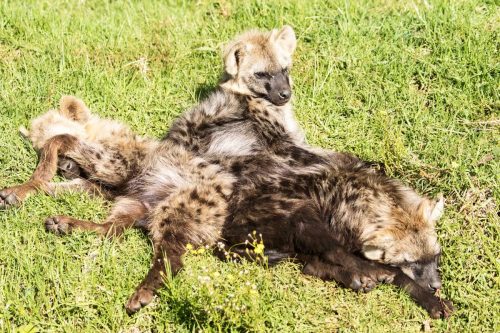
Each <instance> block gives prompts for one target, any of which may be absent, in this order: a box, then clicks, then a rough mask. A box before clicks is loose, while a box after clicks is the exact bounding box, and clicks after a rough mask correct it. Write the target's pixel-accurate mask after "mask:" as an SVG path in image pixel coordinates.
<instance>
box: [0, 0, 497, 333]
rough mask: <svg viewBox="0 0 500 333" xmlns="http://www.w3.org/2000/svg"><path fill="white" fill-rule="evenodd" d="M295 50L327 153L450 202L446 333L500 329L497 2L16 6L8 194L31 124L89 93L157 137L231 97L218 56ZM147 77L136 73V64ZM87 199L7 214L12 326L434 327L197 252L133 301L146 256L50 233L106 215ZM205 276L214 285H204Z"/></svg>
mask: <svg viewBox="0 0 500 333" xmlns="http://www.w3.org/2000/svg"><path fill="white" fill-rule="evenodd" d="M285 23H286V24H291V25H292V26H293V27H294V28H295V31H296V33H297V36H298V43H299V44H298V48H297V51H296V54H295V57H294V59H295V65H294V68H293V71H292V75H293V77H294V83H295V87H294V94H295V102H294V103H295V110H296V113H297V117H298V119H299V121H300V123H301V124H302V126H303V127H304V128H305V131H306V134H307V137H308V139H309V141H310V142H311V143H312V144H315V145H319V146H322V147H328V148H332V149H337V150H346V151H351V152H354V153H355V154H357V155H359V156H361V157H363V158H365V159H368V160H376V161H381V162H384V163H385V164H386V165H387V167H388V170H389V172H390V173H391V174H392V175H394V176H396V177H398V178H400V179H403V180H404V181H405V182H406V183H408V184H410V185H411V186H412V187H415V188H416V189H417V190H418V191H419V192H420V193H422V194H428V195H435V194H437V193H439V192H443V193H444V195H445V198H446V199H447V208H446V212H445V215H444V217H443V218H442V220H441V222H440V224H439V225H438V227H437V228H438V233H439V238H440V241H441V244H442V247H443V261H442V273H443V282H444V288H443V291H444V294H445V295H446V296H447V297H448V298H450V299H451V300H452V301H453V302H454V304H455V305H456V307H457V311H456V313H455V314H454V315H453V316H452V317H451V318H450V319H449V320H448V321H444V320H435V321H431V322H430V326H431V328H432V330H433V331H443V332H458V331H475V332H487V331H489V332H493V331H496V332H498V331H500V303H499V299H500V288H499V285H500V278H499V270H500V269H499V268H500V263H499V258H500V253H499V244H500V237H499V231H500V224H499V217H498V215H497V211H498V207H499V202H500V191H499V186H498V184H499V181H500V167H499V158H500V148H499V142H498V140H499V137H500V131H499V127H498V122H499V120H500V112H499V111H500V102H499V88H500V83H499V74H500V73H499V72H500V65H499V55H498V46H499V42H500V40H499V30H500V9H499V7H498V6H497V5H496V4H495V1H451V0H450V1H431V0H427V1H425V0H423V1H418V0H414V1H397V0H385V1H374V2H365V1H347V0H346V1H330V2H328V3H327V2H326V1H322V0H313V1H305V0H304V1H293V2H285V1H283V2H265V1H258V0H251V1H241V3H238V2H236V1H234V2H233V1H219V2H214V3H212V2H210V1H204V0H201V1H185V2H174V1H162V2H156V1H113V2H109V3H107V2H102V1H85V0H80V1H76V0H75V1H49V0H40V1H2V2H0V132H1V141H0V187H4V186H9V185H13V184H16V183H19V182H21V181H24V180H26V179H27V178H28V177H29V176H30V173H31V172H32V170H33V169H34V167H35V165H36V154H35V152H34V151H33V150H32V149H31V147H30V146H29V144H28V143H26V142H25V141H23V140H22V139H21V137H20V136H19V135H18V133H17V128H18V127H19V126H20V125H25V126H26V125H27V124H28V121H29V119H31V118H33V117H35V116H36V115H38V114H40V113H43V112H45V111H46V110H48V109H49V108H51V107H55V106H56V104H57V102H58V100H59V98H60V96H61V95H63V94H73V95H77V96H80V97H81V98H83V99H84V100H85V101H86V102H87V103H88V105H90V106H91V108H92V109H93V110H94V111H95V112H97V113H98V114H100V115H102V116H108V117H113V118H115V119H119V120H121V121H124V122H126V123H128V124H130V126H131V127H132V128H133V129H134V130H135V131H137V132H139V133H141V134H147V135H152V136H156V137H160V136H161V135H162V133H164V132H165V131H166V129H167V128H168V126H169V124H170V123H171V122H172V119H174V117H175V116H177V115H178V114H180V113H181V112H182V111H183V110H184V109H185V108H187V107H189V106H191V105H194V104H195V103H196V102H197V100H198V99H199V96H200V95H204V94H205V93H206V91H207V90H209V89H211V88H212V87H214V86H215V84H216V83H217V79H218V77H219V73H220V71H221V60H220V56H219V53H220V46H221V45H222V43H224V42H225V41H227V40H229V39H230V38H231V37H232V36H233V35H234V34H235V33H237V32H241V31H243V30H245V29H248V28H254V27H261V28H265V29H267V28H272V27H279V26H281V25H282V24H285ZM140 59H144V60H143V61H144V62H145V63H146V64H147V68H148V69H149V70H148V71H146V72H145V74H144V72H141V67H140V66H139V65H138V64H139V63H140V62H137V61H138V60H140ZM107 208H108V206H107V204H106V203H105V202H103V201H101V200H97V199H91V198H89V197H88V196H86V195H83V194H78V193H75V194H68V195H65V196H63V197H60V198H57V199H54V198H50V197H47V196H45V195H37V196H33V197H31V198H30V199H29V200H27V202H26V203H25V204H24V205H23V206H22V207H20V208H16V209H11V210H9V211H6V212H0V331H16V330H17V331H19V332H27V331H30V329H31V332H34V331H40V332H45V331H67V332H76V331H78V332H80V331H84V332H95V331H104V332H105V331H111V332H139V331H151V330H154V331H172V332H174V331H175V332H183V331H185V332H188V331H199V330H202V331H227V330H230V331H247V330H250V331H266V330H267V331H276V332H286V331H295V332H330V331H339V332H362V331H366V332H388V331H393V332H399V331H409V332H415V331H419V330H422V329H423V327H424V323H426V325H427V324H429V319H428V316H427V314H426V313H425V311H424V310H423V309H421V308H420V307H418V306H417V305H416V304H415V303H414V302H413V301H411V300H410V299H409V297H408V296H407V295H406V294H405V293H403V292H401V291H398V290H396V289H395V288H392V287H389V286H381V287H379V288H377V289H376V290H375V291H373V292H371V293H369V294H366V295H365V294H356V293H354V292H352V291H349V290H346V289H343V288H341V287H339V286H338V285H336V284H335V283H325V282H322V281H319V280H317V279H313V278H308V277H304V276H302V275H301V274H300V271H299V268H298V267H297V266H296V265H292V264H283V265H280V266H278V267H276V268H273V269H264V268H262V267H259V266H257V265H253V264H248V263H247V264H242V265H240V264H231V263H221V262H219V261H217V260H215V259H214V258H212V257H211V256H209V255H207V254H203V255H189V256H188V257H187V258H186V262H187V266H186V269H185V270H184V271H183V272H182V273H181V274H180V275H179V276H178V277H176V278H175V279H173V280H172V281H169V283H168V284H169V286H168V288H165V289H164V290H163V291H162V293H161V296H160V297H159V298H157V299H156V300H155V301H154V304H153V305H152V306H148V307H147V308H145V309H144V310H142V311H141V312H140V313H139V314H137V315H135V316H133V317H129V316H127V315H126V313H125V311H124V306H123V305H124V303H125V301H126V299H127V298H128V296H129V295H130V294H131V292H132V291H133V289H134V287H135V286H136V285H137V284H138V283H139V282H140V281H141V279H142V278H143V276H144V275H145V273H146V271H147V270H148V267H149V260H150V256H151V245H150V242H149V241H148V239H147V238H146V237H144V236H143V235H141V234H140V233H139V232H136V231H134V230H131V231H128V232H127V233H126V234H125V236H124V237H123V238H122V239H121V240H115V241H103V240H101V239H99V238H98V237H96V236H95V235H91V234H84V233H79V234H74V235H72V236H70V237H66V238H60V237H57V236H54V235H52V234H47V233H46V232H45V231H44V228H43V223H42V222H43V220H44V218H45V217H47V216H49V215H54V214H69V215H73V216H77V217H80V218H86V219H93V220H99V219H102V218H103V217H104V216H105V214H106V211H107ZM207 277H209V278H207Z"/></svg>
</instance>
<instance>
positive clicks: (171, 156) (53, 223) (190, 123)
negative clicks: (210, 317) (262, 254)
mask: <svg viewBox="0 0 500 333" xmlns="http://www.w3.org/2000/svg"><path fill="white" fill-rule="evenodd" d="M294 48H295V36H294V34H293V30H291V28H289V27H285V28H283V29H282V30H280V31H272V32H270V33H258V32H251V33H247V34H244V35H243V36H242V37H240V38H238V39H236V40H235V41H234V42H233V43H230V45H229V47H228V48H227V49H226V51H225V57H224V58H225V75H224V77H223V80H222V82H221V85H220V88H219V89H218V90H217V91H216V92H214V93H213V94H212V95H210V96H209V97H208V98H207V99H206V100H205V101H203V102H202V103H200V105H198V106H197V107H195V108H194V109H193V110H191V111H189V112H187V113H186V114H184V115H183V116H182V117H181V118H180V119H179V120H178V121H176V122H175V123H174V125H173V127H172V129H171V130H170V131H169V132H168V133H167V135H166V137H165V139H164V140H163V141H162V142H161V143H159V144H158V145H157V146H156V148H155V149H154V151H153V152H152V153H151V154H147V155H146V156H145V158H144V163H143V168H141V170H140V171H139V172H138V173H134V176H133V177H131V178H130V179H129V180H128V181H127V183H126V186H125V191H124V193H125V194H122V198H126V199H127V200H129V202H127V204H126V205H123V207H120V209H117V212H118V211H120V212H121V213H122V214H121V215H119V216H113V211H114V210H112V214H111V216H110V218H108V219H107V222H106V223H104V224H96V223H93V222H90V221H81V220H77V219H74V218H71V217H66V216H57V217H53V218H49V219H47V221H46V227H47V229H48V230H50V231H53V232H55V233H61V234H63V233H68V232H70V231H72V230H74V229H85V230H94V231H97V232H99V233H102V234H107V235H109V234H111V235H118V234H119V233H121V232H122V231H123V229H124V228H126V227H130V226H132V225H134V223H135V225H138V226H143V227H145V228H146V229H148V230H149V231H150V233H151V235H152V238H153V243H154V258H153V265H152V268H151V270H150V272H149V273H148V275H147V276H146V278H145V279H144V280H143V282H142V283H141V284H140V285H139V287H138V288H137V289H136V292H135V293H134V294H133V295H132V297H131V298H130V299H129V302H128V303H127V306H126V308H127V311H128V312H129V313H132V312H135V311H137V310H138V309H140V308H141V307H142V306H144V305H146V304H148V303H149V302H150V301H151V299H152V297H153V294H154V292H155V290H156V289H157V288H159V287H160V286H161V285H162V273H165V259H167V261H168V264H169V265H170V267H171V270H172V272H173V273H176V272H177V271H178V270H179V269H180V268H181V267H182V262H181V255H182V254H183V253H184V251H185V245H186V244H187V243H191V244H194V245H204V244H208V245H212V244H214V242H216V241H217V240H218V239H219V238H220V237H221V234H222V233H223V230H224V224H226V225H228V224H227V223H228V221H231V219H232V217H231V216H233V215H234V213H233V211H234V207H238V205H236V206H235V205H234V204H233V203H232V198H233V197H236V196H234V195H233V191H234V188H233V186H234V185H235V184H236V185H237V186H240V185H239V184H238V182H236V179H237V178H236V177H235V175H238V174H239V173H240V172H241V171H242V170H244V168H245V165H241V161H242V160H239V159H243V158H244V157H246V156H248V155H257V154H261V155H262V156H268V155H269V154H270V153H272V154H275V155H276V156H277V157H276V158H278V159H277V161H279V162H280V163H286V165H289V166H290V167H295V168H299V169H300V170H303V168H306V167H308V168H310V169H314V167H313V166H312V165H313V164H321V163H324V161H325V159H328V158H332V159H334V160H336V161H337V162H336V163H341V164H342V163H349V161H350V160H352V159H353V158H352V157H349V156H348V155H343V154H334V153H323V152H321V153H320V152H319V151H318V152H317V153H314V150H312V149H309V148H307V149H306V148H305V146H304V144H303V140H304V139H303V135H302V133H301V131H300V128H299V127H298V126H297V124H296V122H295V120H294V118H293V114H292V112H291V108H290V104H289V100H290V95H291V88H290V82H289V76H288V68H289V66H290V65H291V54H292V52H293V50H294ZM276 130H278V132H279V133H285V134H286V140H284V141H286V142H288V141H290V142H292V143H293V144H291V145H289V146H287V145H286V144H283V143H282V140H283V138H282V137H279V136H278V137H276V135H274V134H273V133H270V131H276ZM287 140H288V141H287ZM304 156H307V157H308V158H307V159H306V160H304ZM41 157H42V159H41V162H40V165H43V155H42V156H41ZM280 159H281V160H280ZM232 160H233V161H232ZM251 160H252V159H251V158H250V160H249V161H246V162H245V163H248V162H250V163H251ZM344 160H345V161H344ZM271 162H273V161H271ZM308 165H309V166H308ZM301 168H302V169H301ZM86 172H88V171H86ZM35 173H36V172H35ZM255 176H256V177H257V178H258V179H262V180H265V179H270V178H269V177H270V176H269V175H267V174H266V173H265V172H264V173H260V172H258V173H256V175H255ZM273 177H276V176H273ZM14 193H15V192H14ZM235 193H238V192H235ZM118 206H119V205H116V206H115V207H118ZM128 206H131V207H139V206H140V207H142V209H141V210H140V212H139V213H137V211H138V210H137V209H136V208H134V213H135V214H131V213H129V212H128V211H127V207H128ZM231 207H233V208H231ZM128 215H132V216H128ZM138 221H139V223H137V222H138ZM269 222H270V223H271V222H272V221H269ZM271 224H272V223H271ZM116 225H119V226H120V227H119V228H116V227H114V226H116ZM269 228H270V229H272V226H271V225H270V226H269ZM243 229H244V228H243ZM228 230H230V228H229V227H228ZM110 231H111V232H110ZM283 234H286V233H283ZM335 244H336V241H334V240H332V242H331V247H330V250H332V249H333V248H334V245H335ZM335 249H336V251H337V252H336V253H337V256H336V258H338V260H340V261H346V260H347V259H349V260H350V262H351V263H352V264H351V265H350V266H349V267H344V269H343V271H342V272H343V274H344V275H342V276H343V277H344V278H343V279H340V278H339V277H337V276H332V277H331V278H333V279H336V280H338V281H340V282H343V283H344V284H346V285H348V286H353V287H354V288H356V282H357V280H356V279H358V280H359V281H360V282H359V283H360V284H361V283H363V284H364V287H363V288H365V289H368V287H369V286H368V285H369V284H370V283H372V284H373V283H374V281H377V280H378V279H382V280H384V279H385V280H389V279H390V278H391V277H392V276H398V277H399V276H400V275H401V274H399V271H398V274H395V273H391V271H388V268H386V267H381V266H377V265H376V264H374V263H369V264H368V265H367V264H366V261H363V260H361V259H360V258H359V257H357V256H354V255H351V254H350V253H348V252H347V251H345V250H343V248H342V247H340V246H339V247H335ZM311 251H312V252H314V249H312V250H311ZM275 252H276V253H278V252H279V251H275ZM341 254H342V256H341ZM165 255H166V257H165ZM310 255H311V257H310V260H309V261H307V260H305V258H306V257H305V256H306V254H301V255H300V256H299V257H300V258H302V259H304V260H303V262H304V263H305V264H306V265H305V267H306V269H308V270H309V271H311V267H317V265H319V264H315V265H316V266H312V265H313V263H315V261H314V260H316V259H317V254H314V253H311V254H310ZM314 255H316V257H314ZM281 256H282V255H281ZM340 258H344V259H345V260H341V259H340ZM365 266H366V267H371V268H370V269H366V268H365ZM308 267H309V268H308ZM362 268H363V269H362ZM306 272H307V270H306ZM391 274H392V276H391ZM316 275H318V276H320V277H323V278H326V277H327V276H325V275H324V274H323V275H322V274H319V273H318V274H316ZM347 279H351V280H352V281H347ZM403 280H404V278H403ZM353 281H354V282H353ZM367 281H368V282H367ZM370 281H371V282H370ZM394 281H399V280H398V279H396V278H394ZM399 285H402V286H403V287H405V288H416V289H415V290H417V291H421V288H420V289H419V288H418V285H416V284H415V283H414V282H413V281H411V280H410V281H407V280H404V284H402V283H400V284H399ZM410 292H411V291H410ZM413 294H415V292H413ZM417 294H418V293H417ZM414 297H415V298H417V301H419V303H420V304H422V305H424V307H426V309H427V310H428V311H430V312H431V314H432V313H433V312H434V313H438V312H439V311H441V310H442V307H440V304H437V303H436V302H437V301H436V299H435V298H433V296H432V295H424V296H422V295H421V294H418V295H417V296H415V295H414ZM429 299H430V301H429ZM425 302H427V303H429V304H430V305H429V304H426V303H425ZM436 309H438V310H436ZM441 312H444V311H441ZM441 312H439V313H441ZM434 316H435V315H434Z"/></svg>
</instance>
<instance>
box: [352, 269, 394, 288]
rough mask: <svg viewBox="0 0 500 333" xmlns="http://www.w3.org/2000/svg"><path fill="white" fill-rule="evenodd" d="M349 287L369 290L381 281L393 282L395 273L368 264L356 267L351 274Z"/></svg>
mask: <svg viewBox="0 0 500 333" xmlns="http://www.w3.org/2000/svg"><path fill="white" fill-rule="evenodd" d="M351 279H352V280H351V284H350V285H349V287H350V288H351V289H354V290H359V291H363V292H365V293H366V292H369V291H371V290H372V289H373V288H375V286H376V285H377V284H379V283H391V282H392V280H393V279H394V274H392V273H390V272H388V271H386V270H384V269H379V268H377V267H372V266H366V267H364V268H362V269H359V270H357V269H355V270H354V272H353V273H352V275H351Z"/></svg>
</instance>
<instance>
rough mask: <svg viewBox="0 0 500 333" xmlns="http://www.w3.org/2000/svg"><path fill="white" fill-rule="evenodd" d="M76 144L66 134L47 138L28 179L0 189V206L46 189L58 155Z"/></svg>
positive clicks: (55, 169) (53, 172) (12, 204)
mask: <svg viewBox="0 0 500 333" xmlns="http://www.w3.org/2000/svg"><path fill="white" fill-rule="evenodd" d="M77 144H78V139H77V138H76V137H74V136H72V135H68V134H62V135H57V136H54V137H53V138H51V139H49V140H48V141H47V142H46V143H45V145H44V146H43V147H42V149H41V150H40V157H39V160H38V166H37V167H36V169H35V171H34V172H33V175H32V176H31V178H30V180H28V181H27V182H26V183H24V184H21V185H16V186H12V187H8V188H5V189H3V190H2V191H0V208H5V207H8V206H14V205H18V204H20V203H21V202H22V201H23V200H24V199H26V198H27V197H28V195H30V194H32V193H34V192H37V191H38V190H46V189H47V184H48V182H49V181H50V180H51V179H52V178H53V177H54V176H55V174H56V172H57V161H58V155H62V154H65V153H66V152H67V151H69V150H71V149H73V148H74V147H75V146H76V145H77Z"/></svg>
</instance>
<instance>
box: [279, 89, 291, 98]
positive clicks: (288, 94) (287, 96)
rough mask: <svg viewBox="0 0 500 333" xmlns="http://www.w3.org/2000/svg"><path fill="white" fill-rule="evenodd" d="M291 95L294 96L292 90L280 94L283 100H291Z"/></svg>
mask: <svg viewBox="0 0 500 333" xmlns="http://www.w3.org/2000/svg"><path fill="white" fill-rule="evenodd" d="M291 95H292V93H291V92H290V90H283V91H281V92H280V98H281V99H282V100H287V99H289V98H290V96H291Z"/></svg>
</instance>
